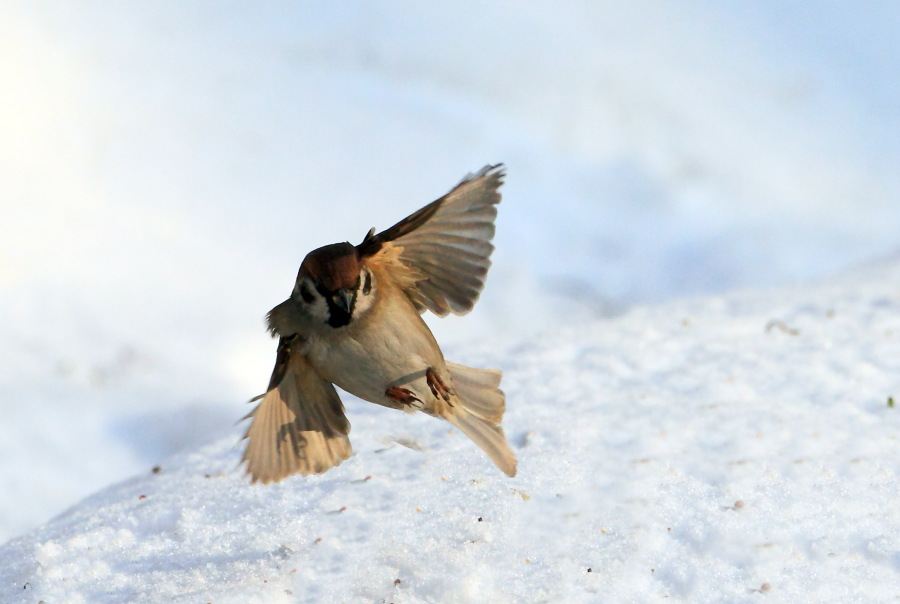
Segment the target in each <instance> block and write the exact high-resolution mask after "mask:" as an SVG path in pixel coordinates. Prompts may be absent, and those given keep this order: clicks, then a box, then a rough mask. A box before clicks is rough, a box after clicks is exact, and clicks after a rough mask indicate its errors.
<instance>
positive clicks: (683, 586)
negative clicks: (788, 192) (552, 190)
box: [0, 263, 900, 603]
mask: <svg viewBox="0 0 900 604" xmlns="http://www.w3.org/2000/svg"><path fill="white" fill-rule="evenodd" d="M898 279H900V263H893V264H891V265H889V266H887V267H884V268H882V269H881V270H877V271H874V270H873V271H870V272H869V273H867V274H866V275H865V276H864V277H860V278H855V279H842V280H839V281H837V282H835V283H829V284H827V285H821V286H818V287H815V288H809V289H804V290H802V291H798V290H790V291H778V292H768V293H764V294H752V295H743V296H739V295H732V296H727V297H716V298H707V299H696V300H691V301H684V302H673V303H668V304H663V305H657V306H649V307H639V308H634V309H632V310H630V311H628V312H627V313H625V314H624V315H623V316H621V317H619V318H616V319H612V320H597V321H594V322H592V323H590V324H588V325H585V326H579V327H577V328H576V327H573V328H569V329H566V330H563V331H561V332H560V333H557V334H554V335H552V336H546V337H543V338H540V339H538V340H534V341H529V342H524V343H521V344H519V345H517V346H514V347H511V348H504V349H498V348H497V347H496V346H490V345H481V346H469V347H468V350H467V351H466V353H465V359H466V360H467V361H476V362H478V363H487V364H497V365H502V366H504V367H505V368H506V371H507V373H506V388H507V393H508V396H509V400H510V402H511V407H510V413H509V414H508V416H507V421H506V428H507V432H508V434H509V435H510V437H511V439H512V440H513V442H514V443H515V448H516V450H517V453H518V455H519V458H520V474H519V476H518V477H517V478H515V479H512V480H510V479H507V478H506V477H504V476H503V475H502V474H500V472H498V471H497V470H496V469H495V468H494V467H493V466H492V465H491V464H490V462H489V461H487V460H486V459H485V458H484V457H483V456H482V455H481V454H480V452H479V451H477V449H476V448H475V447H474V446H473V445H472V444H471V443H470V442H468V441H467V440H466V439H465V438H464V437H463V436H462V435H461V434H459V433H451V431H449V430H448V429H447V426H446V424H443V423H440V422H437V421H435V420H432V419H430V418H426V417H422V418H420V420H419V421H413V420H412V418H406V417H403V416H401V415H400V414H398V413H390V412H388V411H386V410H383V409H376V408H373V406H372V405H368V404H365V403H362V402H358V401H357V402H353V403H351V404H350V408H349V414H350V417H351V418H352V421H353V440H354V443H355V449H356V454H355V455H354V456H353V457H352V458H351V459H350V460H349V461H348V462H347V463H345V464H343V465H342V466H340V467H339V468H337V469H335V470H333V471H331V472H328V473H327V474H325V475H324V476H317V477H312V478H297V479H291V480H287V481H285V482H283V483H281V484H278V485H275V486H269V487H262V486H250V485H249V484H248V483H247V481H246V480H245V479H244V478H243V477H242V476H241V474H240V472H237V471H235V465H236V463H237V461H238V459H239V452H238V451H237V450H236V448H235V446H234V442H235V435H230V436H228V437H225V438H222V439H219V440H217V441H215V442H213V443H212V444H208V445H206V446H202V447H196V448H193V449H191V450H190V451H189V452H186V453H183V454H180V455H176V456H174V457H171V458H169V459H168V460H166V461H165V462H164V463H163V464H162V466H161V468H160V471H159V472H158V473H152V472H143V473H142V474H141V475H139V476H137V477H134V478H132V479H130V480H127V481H125V482H122V483H120V484H117V485H115V486H112V487H109V488H107V489H104V490H102V491H100V492H99V493H97V494H95V495H93V496H91V497H89V498H88V499H86V500H85V501H83V502H82V503H80V504H79V505H77V506H76V507H74V508H72V509H71V510H69V511H68V512H66V513H64V514H63V515H62V516H60V517H58V518H56V519H55V520H54V521H52V522H51V523H49V524H47V525H45V526H43V527H41V528H39V529H37V530H36V531H34V532H32V533H30V534H28V535H26V536H24V537H21V538H19V539H17V540H13V541H11V542H10V543H8V544H7V545H6V546H5V548H3V549H2V550H0V568H2V569H3V570H2V571H0V585H2V588H0V589H2V590H3V591H2V593H0V597H2V600H3V601H4V602H10V603H13V602H23V603H24V602H36V601H38V600H43V601H46V602H91V603H103V602H109V603H115V602H134V601H139V602H160V601H184V602H207V601H209V602H217V603H221V602H294V601H298V602H340V601H347V602H473V601H478V602H531V601H540V602H596V601H607V602H627V601H637V602H648V601H653V600H657V599H660V598H666V597H669V598H673V599H676V600H679V601H691V602H722V601H729V602H754V601H758V599H759V598H760V597H761V596H762V595H767V596H769V597H771V598H772V601H776V602H800V601H815V602H824V601H833V602H850V601H858V602H876V601H878V602H886V601H889V600H895V599H897V598H900V512H898V510H897V482H896V480H897V470H898V465H900V463H898V458H897V450H898V436H900V415H898V412H900V410H898V409H896V408H890V407H889V406H888V397H889V396H891V394H892V393H896V392H898V391H900V389H898V376H900V295H898V293H897V289H896V287H895V285H894V284H895V283H897V281H898ZM459 354H462V352H460V353H459ZM388 426H389V427H388ZM386 434H391V435H392V439H393V442H392V441H390V440H386ZM397 440H399V441H404V442H407V444H408V445H414V446H415V447H416V448H420V449H423V450H424V453H423V452H422V451H419V450H414V449H413V448H409V447H404V446H399V445H398V444H396V441H397Z"/></svg>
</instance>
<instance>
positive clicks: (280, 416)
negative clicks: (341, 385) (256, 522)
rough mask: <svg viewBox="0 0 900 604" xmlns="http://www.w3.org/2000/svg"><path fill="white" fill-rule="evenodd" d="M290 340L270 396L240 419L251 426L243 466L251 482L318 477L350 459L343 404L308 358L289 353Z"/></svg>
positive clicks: (283, 345)
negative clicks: (245, 464)
mask: <svg viewBox="0 0 900 604" xmlns="http://www.w3.org/2000/svg"><path fill="white" fill-rule="evenodd" d="M292 340H293V338H292V337H287V338H285V337H282V338H281V339H280V340H279V342H278V356H277V359H276V361H275V369H274V370H273V371H272V379H271V381H270V382H269V391H268V392H266V393H265V394H264V395H262V397H261V398H262V401H261V402H260V403H259V405H258V406H257V407H256V408H255V409H254V410H253V411H251V412H250V414H248V415H247V417H245V418H244V419H247V418H252V422H251V424H250V427H249V428H248V429H247V433H246V434H245V435H244V438H245V439H247V448H246V449H245V451H244V456H243V459H242V461H245V462H247V473H248V474H250V475H251V476H252V478H253V482H256V481H261V482H263V483H267V482H272V481H276V482H277V481H279V480H281V479H282V478H286V477H288V476H291V475H292V474H303V475H304V476H306V475H308V474H321V473H322V472H325V471H326V470H328V469H329V468H332V467H334V466H337V465H340V463H341V462H342V461H344V460H345V459H347V458H348V457H350V452H351V448H350V439H348V438H347V434H348V433H349V432H350V423H349V422H348V421H347V418H346V417H345V416H344V406H343V405H342V404H341V399H340V397H338V394H337V391H335V389H334V386H332V385H331V383H330V382H328V381H326V380H323V379H322V378H321V377H319V376H318V375H317V374H316V372H315V371H314V370H313V369H312V367H311V366H310V365H309V362H308V361H307V360H306V357H304V356H303V355H302V354H299V353H293V354H292V353H291V343H292Z"/></svg>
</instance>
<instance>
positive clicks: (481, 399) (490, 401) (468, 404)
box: [447, 363, 506, 424]
mask: <svg viewBox="0 0 900 604" xmlns="http://www.w3.org/2000/svg"><path fill="white" fill-rule="evenodd" d="M447 369H449V370H450V377H451V379H452V380H453V387H454V388H455V389H456V394H457V396H459V399H460V400H461V401H462V403H463V406H464V407H465V408H466V409H467V410H468V411H470V412H471V413H474V414H475V415H477V416H478V417H480V418H482V419H486V420H488V421H491V422H493V423H495V424H499V423H500V422H501V421H502V420H503V412H504V411H506V397H505V396H504V395H503V391H502V390H500V388H499V386H500V380H501V379H502V377H503V373H502V372H500V371H498V370H496V369H475V368H473V367H466V366H465V365H457V364H456V363H447Z"/></svg>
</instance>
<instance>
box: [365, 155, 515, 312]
mask: <svg viewBox="0 0 900 604" xmlns="http://www.w3.org/2000/svg"><path fill="white" fill-rule="evenodd" d="M504 175H505V172H504V168H503V166H502V164H498V165H496V166H485V167H484V168H482V169H481V170H479V171H478V172H477V173H475V174H470V175H469V176H467V177H466V178H465V179H463V181H462V182H461V183H459V184H458V185H457V186H456V187H454V188H453V190H452V191H450V192H449V193H447V194H446V195H444V196H443V197H441V198H440V199H438V200H436V201H434V202H432V203H430V204H428V205H427V206H425V207H424V208H422V209H421V210H419V211H417V212H415V213H413V214H411V215H409V216H407V217H406V218H404V219H403V220H401V221H400V222H398V223H397V224H395V225H394V226H392V227H391V228H389V229H387V230H385V231H382V232H381V233H379V234H377V235H373V234H372V233H371V232H370V233H369V235H367V236H366V238H365V240H364V241H363V242H362V243H361V244H360V245H359V246H357V249H358V251H359V254H360V256H372V255H374V254H376V253H378V252H379V251H381V250H382V248H383V247H384V246H385V245H388V244H390V245H392V246H398V247H400V248H402V252H401V253H400V261H401V262H403V263H404V264H405V265H406V266H408V267H409V268H410V269H412V270H413V271H414V272H415V273H417V274H419V275H421V278H420V279H417V281H416V283H415V289H416V291H414V292H408V295H409V297H410V299H412V300H413V302H415V303H416V305H417V306H418V307H419V309H420V310H424V309H425V308H427V309H428V310H430V311H432V312H433V313H435V314H436V315H438V316H441V317H443V316H446V315H447V314H448V313H451V312H452V313H454V314H465V313H467V312H469V311H470V310H472V308H473V307H474V306H475V302H476V301H477V300H478V296H479V295H480V294H481V290H482V289H483V288H484V280H485V277H486V276H487V272H488V269H489V268H490V266H491V260H490V257H491V253H492V252H493V251H494V246H493V245H492V244H491V239H493V237H494V219H495V218H496V217H497V204H498V203H500V193H499V191H498V189H499V188H500V186H501V185H502V184H503V177H504Z"/></svg>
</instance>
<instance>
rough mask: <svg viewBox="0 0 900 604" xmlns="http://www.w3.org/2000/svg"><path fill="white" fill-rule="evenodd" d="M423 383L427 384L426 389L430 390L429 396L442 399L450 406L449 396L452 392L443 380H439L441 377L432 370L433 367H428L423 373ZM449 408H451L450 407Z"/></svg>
mask: <svg viewBox="0 0 900 604" xmlns="http://www.w3.org/2000/svg"><path fill="white" fill-rule="evenodd" d="M425 381H426V382H428V387H429V388H431V394H433V395H434V396H435V397H436V398H442V399H444V402H445V403H447V404H450V395H451V394H452V393H453V391H452V390H450V388H449V387H448V386H447V384H446V383H445V382H444V380H442V379H441V376H439V375H438V372H437V371H435V370H434V367H429V368H428V369H427V370H426V371H425ZM450 406H451V407H452V405H450Z"/></svg>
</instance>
